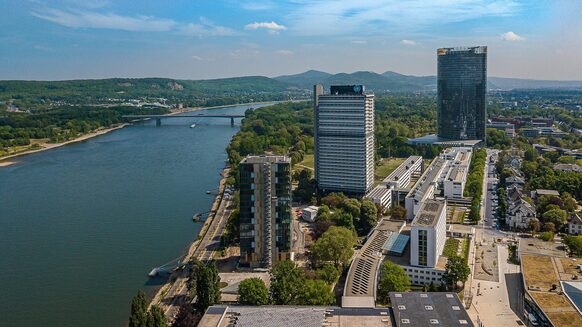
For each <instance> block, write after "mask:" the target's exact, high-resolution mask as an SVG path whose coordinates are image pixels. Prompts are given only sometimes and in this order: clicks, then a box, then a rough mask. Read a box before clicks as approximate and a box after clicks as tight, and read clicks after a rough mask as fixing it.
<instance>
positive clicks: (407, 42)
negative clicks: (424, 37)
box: [400, 40, 418, 45]
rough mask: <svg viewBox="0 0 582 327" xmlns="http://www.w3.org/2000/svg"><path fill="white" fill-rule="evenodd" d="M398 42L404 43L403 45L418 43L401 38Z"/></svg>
mask: <svg viewBox="0 0 582 327" xmlns="http://www.w3.org/2000/svg"><path fill="white" fill-rule="evenodd" d="M400 44H404V45H417V44H418V43H416V42H415V41H412V40H402V41H400Z"/></svg>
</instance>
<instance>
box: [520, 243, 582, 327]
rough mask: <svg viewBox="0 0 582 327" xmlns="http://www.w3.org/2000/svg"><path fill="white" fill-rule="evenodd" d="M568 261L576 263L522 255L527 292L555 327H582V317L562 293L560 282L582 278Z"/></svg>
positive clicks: (550, 257)
mask: <svg viewBox="0 0 582 327" xmlns="http://www.w3.org/2000/svg"><path fill="white" fill-rule="evenodd" d="M520 247H521V244H520ZM568 260H570V261H572V262H574V261H573V260H572V259H568V258H564V257H554V256H549V255H539V254H522V255H521V271H522V275H523V282H524V286H525V290H526V292H528V294H529V295H530V296H531V298H532V299H533V300H534V301H535V302H536V304H537V306H538V307H539V308H540V309H541V310H542V311H543V312H544V314H545V315H546V316H547V317H548V318H549V319H550V321H551V322H552V324H553V325H554V326H555V327H579V326H582V315H581V314H580V312H579V311H578V309H577V307H576V306H575V305H574V303H572V302H570V300H569V299H568V297H567V296H566V295H565V294H564V293H563V292H562V291H564V289H562V287H563V283H561V281H572V278H573V275H576V276H578V277H577V278H580V277H582V274H579V273H577V272H576V271H575V270H572V269H571V267H569V261H568ZM554 287H555V289H554V290H552V289H553V288H554Z"/></svg>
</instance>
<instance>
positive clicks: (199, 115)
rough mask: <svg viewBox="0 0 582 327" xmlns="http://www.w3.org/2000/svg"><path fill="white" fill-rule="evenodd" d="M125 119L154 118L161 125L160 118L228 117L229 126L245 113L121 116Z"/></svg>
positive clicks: (157, 124)
mask: <svg viewBox="0 0 582 327" xmlns="http://www.w3.org/2000/svg"><path fill="white" fill-rule="evenodd" d="M122 117H123V118H126V119H155V120H156V126H161V125H162V119H171V118H189V117H190V118H204V117H206V118H227V119H228V118H230V126H233V127H234V119H235V118H244V117H245V115H237V114H188V115H124V116H122Z"/></svg>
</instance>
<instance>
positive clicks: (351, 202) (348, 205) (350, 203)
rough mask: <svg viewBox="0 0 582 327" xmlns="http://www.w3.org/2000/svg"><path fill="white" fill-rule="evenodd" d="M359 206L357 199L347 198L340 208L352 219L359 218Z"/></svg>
mask: <svg viewBox="0 0 582 327" xmlns="http://www.w3.org/2000/svg"><path fill="white" fill-rule="evenodd" d="M361 206H362V204H361V203H360V201H358V200H357V199H350V198H347V199H344V201H343V203H342V208H343V209H344V211H345V212H347V213H349V214H350V215H352V217H354V218H356V217H360V208H361Z"/></svg>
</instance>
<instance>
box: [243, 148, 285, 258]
mask: <svg viewBox="0 0 582 327" xmlns="http://www.w3.org/2000/svg"><path fill="white" fill-rule="evenodd" d="M239 174H240V175H239V176H240V183H239V185H240V216H239V220H240V256H241V261H240V262H241V265H244V266H250V267H253V268H254V267H264V268H268V267H271V266H272V265H274V264H275V263H277V262H279V261H282V260H287V259H293V257H292V253H291V159H290V158H289V157H285V156H247V157H246V158H245V159H243V160H242V161H241V163H240V165H239Z"/></svg>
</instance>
